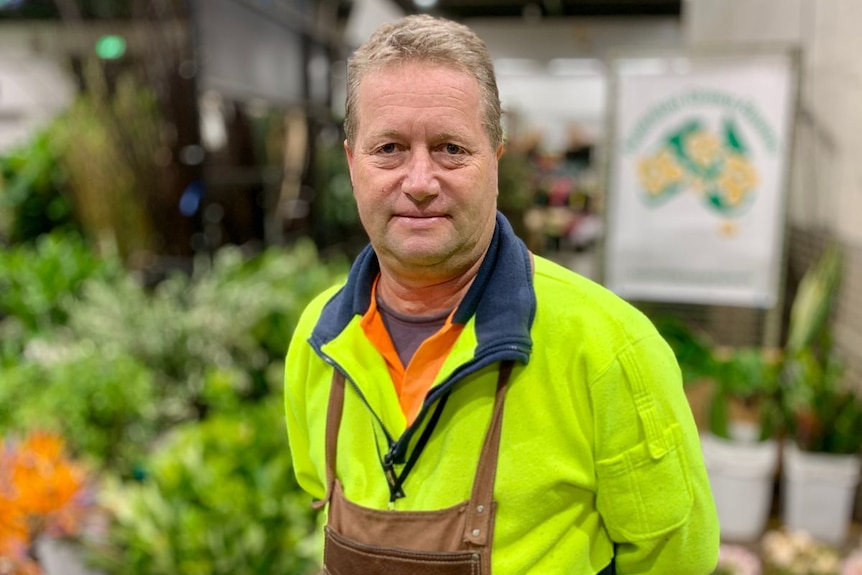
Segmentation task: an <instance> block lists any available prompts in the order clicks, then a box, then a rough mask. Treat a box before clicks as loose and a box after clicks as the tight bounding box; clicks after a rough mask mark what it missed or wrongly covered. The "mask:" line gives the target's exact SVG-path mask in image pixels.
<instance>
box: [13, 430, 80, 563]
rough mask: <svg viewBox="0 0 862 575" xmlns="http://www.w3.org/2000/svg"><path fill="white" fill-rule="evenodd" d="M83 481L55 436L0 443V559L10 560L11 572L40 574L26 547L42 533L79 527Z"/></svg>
mask: <svg viewBox="0 0 862 575" xmlns="http://www.w3.org/2000/svg"><path fill="white" fill-rule="evenodd" d="M85 480H86V474H85V472H84V469H83V468H82V467H80V466H78V465H76V464H75V463H74V462H72V461H71V460H69V459H68V458H67V457H66V456H65V446H64V443H63V440H62V438H61V437H59V436H57V435H52V434H48V433H33V434H31V435H30V436H28V437H27V438H25V439H24V441H22V442H21V443H20V444H18V445H13V444H12V443H9V442H7V443H0V560H4V561H6V562H9V561H11V562H12V563H11V565H12V567H11V569H12V571H11V573H13V574H18V573H21V574H28V573H38V568H36V567H34V564H33V563H32V561H31V560H30V559H29V558H28V557H27V552H26V551H27V549H28V548H29V546H30V545H31V544H32V542H33V539H34V538H35V537H36V536H37V535H38V534H39V533H42V532H52V533H58V532H59V533H74V532H75V531H77V530H78V528H79V527H80V522H81V519H82V515H83V511H84V506H83V503H82V501H81V497H80V495H81V494H82V493H83V488H84V487H85ZM34 569H35V571H34Z"/></svg>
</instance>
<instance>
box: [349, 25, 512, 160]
mask: <svg viewBox="0 0 862 575" xmlns="http://www.w3.org/2000/svg"><path fill="white" fill-rule="evenodd" d="M416 61H418V62H429V63H433V64H439V65H442V66H450V67H452V68H455V69H458V70H461V71H463V72H466V73H467V74H469V75H470V76H472V77H473V78H475V79H476V81H477V82H478V83H479V94H480V95H479V98H480V102H481V105H482V110H481V111H480V112H481V113H482V115H483V121H482V123H483V125H484V126H485V131H486V132H487V134H488V138H489V139H490V140H491V144H492V145H493V146H494V147H495V148H496V147H497V146H499V145H500V144H502V143H503V126H502V122H501V115H502V111H501V108H500V95H499V92H498V90H497V79H496V77H495V75H494V64H493V62H492V60H491V55H490V54H489V53H488V48H487V47H486V46H485V43H484V42H483V41H482V40H481V39H480V38H479V37H478V36H477V35H476V33H475V32H473V31H472V30H470V29H469V28H468V27H467V26H464V25H463V24H459V23H457V22H454V21H452V20H446V19H443V18H435V17H433V16H428V15H425V14H423V15H414V16H406V17H404V18H401V19H400V20H397V21H396V22H392V23H390V24H384V25H383V26H381V27H380V28H379V29H378V30H377V31H376V32H374V34H372V35H371V37H370V38H369V39H368V40H366V41H365V42H364V43H363V44H362V45H361V46H360V47H359V48H358V49H357V50H356V52H355V53H354V54H353V56H352V57H351V58H350V61H349V62H348V64H347V101H346V105H345V113H344V132H345V135H346V137H347V144H348V146H350V147H351V148H352V147H353V144H354V143H355V141H356V130H357V127H358V126H357V123H358V119H357V115H356V114H357V113H356V105H357V104H356V100H357V93H358V92H359V86H360V84H361V83H362V80H363V79H364V78H365V75H366V74H368V72H371V71H374V70H380V69H381V68H385V67H386V66H390V65H393V64H401V63H404V62H416Z"/></svg>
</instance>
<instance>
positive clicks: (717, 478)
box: [701, 348, 781, 542]
mask: <svg viewBox="0 0 862 575" xmlns="http://www.w3.org/2000/svg"><path fill="white" fill-rule="evenodd" d="M778 369H779V354H778V353H777V352H776V351H773V350H762V349H759V348H737V349H732V350H728V349H720V350H718V351H717V352H716V354H715V362H714V373H713V377H712V379H713V384H714V387H713V394H712V397H711V400H710V402H709V406H708V420H707V421H708V427H707V429H705V430H703V431H702V433H701V446H702V448H703V453H704V461H705V463H706V468H707V473H708V475H709V481H710V486H711V488H712V493H713V498H714V500H715V504H716V509H717V512H718V518H719V524H720V525H721V537H722V539H723V540H725V541H738V542H750V541H754V540H756V539H757V538H758V537H759V536H760V535H761V534H762V533H763V531H764V528H765V527H766V522H767V519H768V518H769V513H770V510H771V504H772V495H773V491H774V485H775V472H776V469H777V466H778V453H779V448H778V442H777V440H776V433H777V431H778V428H779V422H780V413H781V412H780V407H779V403H778V399H777V391H778Z"/></svg>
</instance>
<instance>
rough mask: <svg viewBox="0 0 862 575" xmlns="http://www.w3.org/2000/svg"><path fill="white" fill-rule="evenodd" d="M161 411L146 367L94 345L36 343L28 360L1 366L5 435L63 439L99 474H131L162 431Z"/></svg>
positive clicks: (0, 427)
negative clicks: (46, 434)
mask: <svg viewBox="0 0 862 575" xmlns="http://www.w3.org/2000/svg"><path fill="white" fill-rule="evenodd" d="M156 406H157V404H156V401H155V389H154V385H153V374H152V372H151V371H150V370H149V369H148V368H146V367H145V366H143V365H141V364H140V363H138V362H137V361H135V360H134V359H132V358H130V357H128V356H123V355H118V356H117V355H113V354H110V353H106V352H105V350H100V349H97V348H96V347H95V346H92V345H89V346H88V345H82V346H76V347H74V348H70V349H61V348H58V347H56V346H55V347H51V346H48V345H46V344H44V343H43V342H40V341H33V342H31V344H30V345H29V346H28V350H27V356H26V357H25V358H24V359H23V361H21V362H20V363H19V364H16V365H12V366H9V367H6V368H3V367H0V436H4V435H8V434H9V433H10V432H11V433H15V432H19V433H20V434H21V435H23V434H24V433H25V432H26V431H29V430H41V431H51V432H55V433H59V434H60V435H62V436H63V437H65V438H67V442H68V443H69V444H70V447H72V448H73V449H74V450H75V452H76V455H77V456H79V457H84V458H85V459H86V460H88V462H89V463H90V464H92V465H93V466H94V467H95V468H97V469H104V468H107V467H111V468H114V469H116V470H118V471H119V470H122V472H123V473H124V474H126V475H129V474H131V473H132V470H133V468H134V467H135V466H136V465H137V464H138V463H139V462H140V461H141V459H142V457H143V454H144V452H145V450H146V449H147V446H148V445H149V444H150V443H151V442H152V441H153V440H154V439H155V437H156V435H157V432H158V431H159V429H158V427H157V421H158V417H157V415H158V414H157V408H156Z"/></svg>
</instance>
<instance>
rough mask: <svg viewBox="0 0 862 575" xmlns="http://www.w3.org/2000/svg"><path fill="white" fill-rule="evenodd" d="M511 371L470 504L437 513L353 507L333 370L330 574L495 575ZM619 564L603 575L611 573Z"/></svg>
mask: <svg viewBox="0 0 862 575" xmlns="http://www.w3.org/2000/svg"><path fill="white" fill-rule="evenodd" d="M511 370H512V363H511V362H504V363H503V364H502V365H501V368H500V375H499V378H498V380H497V391H496V395H495V397H494V410H493V413H492V416H491V424H490V426H489V427H488V431H487V433H486V434H485V441H484V443H483V445H482V452H481V454H480V456H479V463H478V466H477V469H476V476H475V478H474V480H473V489H472V493H471V495H470V499H469V500H468V501H465V502H462V503H459V504H457V505H455V506H452V507H448V508H445V509H439V510H435V511H387V510H381V509H371V508H368V507H363V506H361V505H357V504H355V503H353V502H351V501H348V500H347V498H346V497H345V496H344V492H343V489H342V486H341V482H340V481H339V480H338V479H337V477H336V475H335V460H336V453H337V448H338V429H339V427H340V425H341V413H342V408H343V405H344V387H345V381H344V376H343V375H342V374H341V373H340V372H339V371H338V370H334V373H333V377H332V391H331V392H330V397H329V406H328V411H327V417H326V479H327V493H326V496H325V497H324V499H323V500H321V501H318V502H316V503H315V504H314V505H315V507H316V508H320V507H323V506H324V505H326V503H329V516H328V521H327V524H326V527H325V543H324V552H323V564H324V567H323V573H324V574H325V575H490V574H491V544H492V542H493V535H494V518H495V515H496V508H497V504H496V502H495V501H494V499H493V491H494V479H495V476H496V472H497V458H498V454H499V446H500V431H501V429H502V420H503V403H504V401H505V398H506V387H507V384H508V380H509V374H510V373H511ZM613 574H614V562H613V561H611V564H610V565H608V566H607V567H606V568H605V569H603V570H602V571H601V573H599V575H613Z"/></svg>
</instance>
